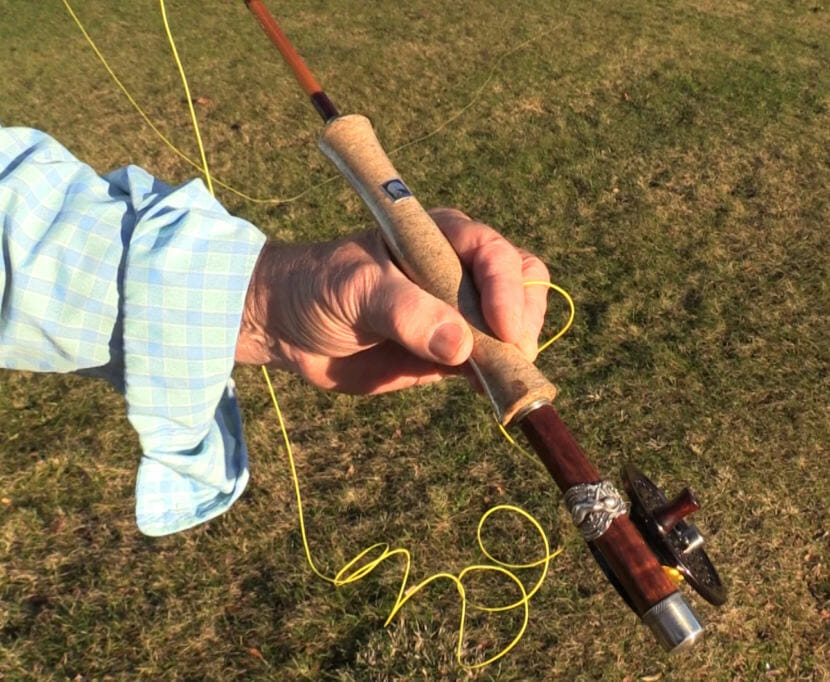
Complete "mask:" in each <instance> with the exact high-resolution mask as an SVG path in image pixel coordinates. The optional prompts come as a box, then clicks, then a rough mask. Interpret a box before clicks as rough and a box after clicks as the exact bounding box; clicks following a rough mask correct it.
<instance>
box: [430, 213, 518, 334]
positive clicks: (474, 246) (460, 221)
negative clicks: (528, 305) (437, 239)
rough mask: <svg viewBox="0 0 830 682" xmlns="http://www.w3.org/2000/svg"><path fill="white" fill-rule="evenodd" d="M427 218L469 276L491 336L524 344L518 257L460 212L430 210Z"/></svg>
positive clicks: (496, 235)
mask: <svg viewBox="0 0 830 682" xmlns="http://www.w3.org/2000/svg"><path fill="white" fill-rule="evenodd" d="M430 215H431V216H432V217H433V219H434V220H435V222H436V224H437V225H438V227H439V228H440V229H441V231H442V232H444V234H445V235H446V236H447V239H449V241H450V243H451V244H452V246H453V248H454V249H455V251H456V252H457V253H458V257H459V259H460V260H461V263H462V264H463V265H464V266H465V267H466V268H467V269H468V270H469V271H470V272H471V274H472V275H473V281H474V282H475V285H476V288H477V289H478V292H479V295H480V297H481V310H482V313H483V314H484V319H485V321H486V322H487V324H488V325H489V326H490V328H491V329H492V330H493V333H495V334H496V336H498V337H499V338H501V339H502V340H504V341H506V342H508V343H513V344H516V345H520V344H523V343H526V342H525V341H524V338H525V333H524V312H523V311H524V308H525V291H524V287H523V282H524V280H523V266H524V260H523V257H522V254H521V253H520V252H519V251H518V250H517V249H516V247H515V246H513V245H512V244H511V243H510V242H509V241H507V240H506V239H505V238H504V237H502V236H501V235H500V234H499V233H498V232H496V231H495V230H494V229H493V228H491V227H489V226H487V225H485V224H483V223H479V222H476V221H474V220H471V219H470V218H468V217H467V216H466V215H465V214H464V213H462V212H461V211H457V210H455V209H433V210H432V211H430Z"/></svg>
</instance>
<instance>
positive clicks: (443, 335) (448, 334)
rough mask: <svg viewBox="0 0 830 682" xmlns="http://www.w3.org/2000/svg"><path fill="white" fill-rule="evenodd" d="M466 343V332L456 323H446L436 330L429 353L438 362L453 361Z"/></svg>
mask: <svg viewBox="0 0 830 682" xmlns="http://www.w3.org/2000/svg"><path fill="white" fill-rule="evenodd" d="M462 341H464V330H463V329H462V328H461V327H460V326H459V325H457V324H455V323H454V322H445V323H444V324H442V325H441V326H440V327H438V329H436V330H435V331H434V332H433V334H432V338H431V339H430V340H429V352H430V353H432V354H433V355H434V356H435V357H436V358H437V359H438V360H441V361H443V362H449V361H450V360H452V359H453V358H454V357H455V355H456V353H458V349H459V347H460V346H461V343H462Z"/></svg>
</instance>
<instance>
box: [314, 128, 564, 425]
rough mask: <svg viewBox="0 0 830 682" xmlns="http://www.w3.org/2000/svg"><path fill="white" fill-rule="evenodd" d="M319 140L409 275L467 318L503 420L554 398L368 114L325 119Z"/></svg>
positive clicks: (480, 368)
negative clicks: (484, 304) (482, 300)
mask: <svg viewBox="0 0 830 682" xmlns="http://www.w3.org/2000/svg"><path fill="white" fill-rule="evenodd" d="M319 146H320V149H321V150H322V152H323V154H325V155H326V156H327V157H328V158H329V159H330V160H331V161H332V162H333V163H334V165H335V166H337V168H338V170H339V171H340V172H341V173H342V174H343V175H344V176H345V177H346V178H347V179H348V181H349V182H350V183H351V185H352V187H354V188H355V190H356V191H357V192H358V194H359V195H360V197H361V198H362V199H363V201H364V203H365V204H366V205H367V206H368V208H369V210H370V211H371V212H372V214H373V215H374V216H375V219H376V220H377V221H378V224H379V225H380V228H381V230H382V231H383V235H384V239H385V241H386V244H387V246H388V248H389V250H390V252H391V253H392V255H393V256H394V257H395V259H396V260H397V262H398V264H399V265H400V266H401V268H402V269H403V270H404V272H405V273H406V274H407V276H408V277H409V278H410V279H411V280H412V281H413V282H415V283H416V284H418V286H420V287H422V288H423V289H425V290H426V291H428V292H430V293H431V294H432V295H433V296H436V297H437V298H440V299H441V300H443V301H445V302H446V303H449V304H450V305H452V306H454V307H455V308H457V309H458V310H460V311H461V313H462V314H463V315H464V317H465V318H466V319H467V321H468V322H469V324H470V328H471V329H472V332H473V339H474V347H473V353H472V357H471V361H470V365H471V366H472V367H473V369H474V370H475V372H476V374H477V375H478V378H479V380H480V381H481V384H482V387H483V388H484V390H485V392H486V393H487V395H488V396H489V398H490V400H491V401H492V403H493V405H494V407H495V409H496V414H497V415H498V417H499V420H500V421H501V422H502V423H503V424H508V423H509V422H510V421H511V420H513V418H514V417H515V416H516V415H517V414H522V413H523V412H524V411H525V410H526V409H527V408H528V407H530V406H532V405H535V404H538V403H540V402H544V401H552V400H553V398H554V397H555V395H556V388H555V387H554V386H553V384H551V383H550V382H549V381H548V380H547V379H546V378H545V377H544V376H543V375H542V373H541V372H539V370H537V369H536V367H535V366H534V365H533V364H532V363H531V362H528V360H527V359H526V358H525V357H524V355H522V353H521V351H519V349H518V348H516V347H515V346H513V345H510V344H506V343H503V342H502V341H500V340H498V339H497V338H495V337H494V336H493V333H492V332H491V331H490V329H489V328H488V327H487V324H486V323H485V321H484V317H483V315H482V313H481V308H480V305H479V298H478V293H477V292H476V290H475V286H474V285H473V283H472V281H471V279H470V277H469V275H467V273H465V272H464V270H463V268H462V266H461V263H460V262H459V260H458V256H457V254H456V253H455V251H454V250H453V248H452V245H451V244H450V243H449V241H448V240H447V238H446V237H445V236H444V234H443V233H442V232H441V230H440V229H439V228H438V226H437V225H436V224H435V222H434V221H433V220H432V218H431V217H430V216H429V214H428V213H427V212H426V211H425V210H424V209H423V207H422V206H421V204H420V203H419V202H418V200H417V199H416V198H415V197H414V196H413V195H412V193H411V192H410V191H409V189H408V188H407V187H406V185H405V184H404V183H403V181H402V180H401V179H400V176H399V175H398V173H397V171H396V170H395V168H394V166H393V165H392V163H391V161H389V158H388V157H387V156H386V153H385V152H384V151H383V148H382V147H381V145H380V143H379V142H378V140H377V137H376V136H375V133H374V130H373V129H372V124H371V123H370V121H369V119H367V118H366V117H365V116H359V115H349V116H340V117H338V118H335V119H334V120H332V121H330V122H329V123H328V124H327V125H326V127H325V128H324V129H323V132H322V134H321V136H320V140H319Z"/></svg>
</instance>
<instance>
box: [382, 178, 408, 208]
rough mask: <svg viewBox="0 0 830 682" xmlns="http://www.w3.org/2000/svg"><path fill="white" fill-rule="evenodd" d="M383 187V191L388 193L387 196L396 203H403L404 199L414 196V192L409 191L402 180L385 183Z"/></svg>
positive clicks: (397, 179) (396, 179)
mask: <svg viewBox="0 0 830 682" xmlns="http://www.w3.org/2000/svg"><path fill="white" fill-rule="evenodd" d="M381 187H383V191H384V192H386V196H388V197H389V198H390V199H391V200H392V201H394V202H398V201H401V200H402V199H408V198H409V197H411V196H412V192H410V191H409V188H408V187H407V186H406V185H404V184H403V180H401V179H400V178H395V179H394V180H390V181H389V182H384V183H383V184H382V185H381Z"/></svg>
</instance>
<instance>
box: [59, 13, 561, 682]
mask: <svg viewBox="0 0 830 682" xmlns="http://www.w3.org/2000/svg"><path fill="white" fill-rule="evenodd" d="M63 3H64V5H65V6H66V9H67V11H68V12H69V14H70V15H71V16H72V18H73V19H74V21H75V23H76V24H77V25H78V28H79V29H80V30H81V32H82V33H83V35H84V37H85V38H86V40H87V42H88V43H89V44H90V46H91V47H92V49H93V51H94V52H95V54H96V56H97V57H98V59H99V60H100V61H101V63H102V64H103V65H104V67H105V68H106V70H107V72H108V73H109V75H110V77H111V78H112V79H113V81H114V82H115V83H116V85H117V86H118V87H119V88H120V89H121V91H122V92H123V93H124V95H125V96H126V97H127V99H128V100H129V101H130V103H131V104H132V105H133V107H134V108H135V109H136V111H138V113H139V114H140V115H141V117H142V118H143V119H144V121H145V122H146V123H147V124H148V125H149V126H150V128H151V129H152V130H153V132H155V133H156V135H158V137H159V138H160V139H161V140H162V141H163V142H164V143H165V144H166V145H167V146H168V147H169V148H170V149H171V150H172V151H173V152H174V153H176V155H178V156H179V157H180V158H182V159H183V160H184V161H186V162H187V163H188V164H190V165H191V166H193V167H195V168H197V169H198V170H200V171H201V172H202V173H203V174H204V177H205V184H206V185H207V188H208V190H209V191H210V193H211V194H213V193H214V189H213V186H214V183H215V184H216V185H219V186H220V187H224V188H225V189H227V190H229V191H231V192H233V193H234V194H236V195H238V196H240V197H242V198H244V199H247V200H249V201H253V202H257V203H283V202H285V201H293V200H294V199H297V198H299V197H300V196H302V194H305V193H306V192H308V191H310V190H311V189H314V187H317V186H319V184H318V185H315V186H314V187H310V188H308V189H307V190H305V191H304V192H303V193H301V194H299V195H297V196H296V197H292V198H291V199H286V200H281V199H256V198H253V197H250V196H248V195H247V194H245V193H244V192H241V191H239V190H237V189H235V188H233V187H231V186H229V185H227V184H225V183H223V182H220V181H218V180H215V179H214V178H212V177H211V173H210V168H209V166H208V161H207V155H206V153H205V148H204V144H203V142H202V137H201V134H200V132H199V122H198V119H197V117H196V111H195V109H194V107H193V102H192V98H191V96H190V88H189V86H188V82H187V76H186V75H185V70H184V67H183V66H182V63H181V60H180V59H179V55H178V50H177V49H176V43H175V40H174V38H173V33H172V30H171V29H170V24H169V22H168V19H167V12H166V8H165V4H164V0H159V8H160V11H161V17H162V22H163V24H164V30H165V33H166V35H167V40H168V43H169V45H170V50H171V52H172V54H173V58H174V61H175V63H176V68H177V69H178V72H179V76H180V78H181V81H182V86H183V88H184V91H185V94H186V96H187V102H188V108H189V112H190V118H191V122H192V124H193V131H194V135H195V137H196V144H197V146H198V149H199V156H200V159H201V164H199V163H197V162H195V161H193V160H192V159H191V158H190V157H188V156H187V155H186V154H184V152H182V151H181V150H180V149H178V148H177V147H176V146H175V145H174V144H173V143H172V142H171V141H170V140H169V139H168V138H167V137H166V136H165V135H164V134H163V133H162V132H161V130H159V128H158V127H157V126H156V125H155V124H154V123H153V122H152V120H151V119H150V118H149V116H148V115H147V114H146V113H145V111H144V110H143V109H142V108H141V107H140V106H139V104H138V103H137V102H136V100H135V98H133V96H132V95H131V94H130V92H129V91H128V90H127V88H126V87H125V86H124V84H123V83H122V82H121V81H120V80H119V79H118V77H117V76H116V75H115V73H114V72H113V70H112V69H111V68H110V66H109V64H108V63H107V61H106V59H105V58H104V56H103V55H102V54H101V52H100V50H99V49H98V48H97V46H96V45H95V43H94V42H93V41H92V38H91V37H90V36H89V34H88V33H87V31H86V29H85V28H84V26H83V24H82V23H81V21H80V19H79V18H78V17H77V15H76V14H75V12H74V11H73V10H72V7H71V6H70V4H69V2H68V0H63ZM547 32H549V31H546V33H547ZM541 35H544V34H540V35H538V36H536V37H534V38H531V39H530V40H528V41H525V42H524V43H522V44H521V45H519V46H517V47H515V48H513V49H512V50H510V51H509V52H507V53H505V54H503V55H502V57H501V59H503V58H504V57H505V56H507V55H508V54H511V53H512V52H515V51H516V50H518V49H521V48H522V47H524V46H525V45H527V44H529V43H530V42H532V41H533V40H536V39H538V38H539V37H541ZM501 59H500V60H499V62H498V63H500V62H501ZM498 63H497V64H496V66H498ZM495 68H496V67H494V68H493V70H492V71H491V73H490V75H489V76H488V77H487V79H486V80H485V82H484V84H483V85H482V86H481V87H480V88H479V89H478V91H477V92H476V94H475V96H474V97H473V99H472V100H471V101H470V102H469V103H468V104H467V105H466V106H465V107H464V108H463V109H462V110H461V111H459V112H458V113H457V114H455V115H454V116H453V117H452V118H450V119H449V120H448V121H446V122H444V123H443V124H442V125H441V126H439V128H437V129H436V130H435V131H433V132H432V133H430V134H428V135H425V136H423V137H421V138H418V139H416V140H413V141H412V142H409V143H407V144H405V145H402V146H400V147H398V148H397V149H396V150H395V151H397V150H400V149H403V148H405V147H408V146H410V145H413V144H416V143H418V142H422V141H423V140H425V139H427V138H429V137H432V135H434V134H436V133H438V132H439V131H440V130H441V129H442V128H444V127H445V126H446V125H448V124H449V123H451V122H452V121H454V120H455V119H457V118H458V117H459V116H460V115H461V114H463V113H464V112H465V111H466V110H467V109H469V108H470V106H472V104H473V103H474V102H475V100H476V99H477V98H478V97H479V95H480V94H481V92H482V90H483V89H484V86H485V85H486V84H487V83H488V82H489V80H490V78H491V77H492V74H493V72H494V71H495ZM334 177H337V176H334ZM334 177H332V178H329V179H328V180H326V181H324V182H329V181H331V180H332V179H334ZM321 184H322V183H321ZM525 286H546V287H548V288H550V289H553V290H554V291H556V292H557V293H559V294H560V295H561V296H562V297H563V298H564V299H565V300H566V301H567V303H568V307H569V315H568V320H567V322H566V323H565V325H564V326H563V327H562V328H561V329H560V330H559V331H558V332H557V333H556V334H555V335H554V336H553V337H552V338H550V339H549V340H548V341H546V342H545V343H543V344H542V345H541V346H540V347H539V351H540V352H541V351H543V350H545V349H546V348H548V347H549V346H550V345H551V344H552V343H554V342H555V341H556V340H557V339H559V338H561V337H562V335H563V334H565V332H567V331H568V329H569V328H570V327H571V325H572V324H573V320H574V313H575V309H574V302H573V299H572V298H571V297H570V295H568V293H567V292H566V291H565V290H564V289H562V288H561V287H559V286H558V285H556V284H551V283H550V282H544V281H532V282H525ZM261 369H262V373H263V376H264V378H265V382H266V384H267V387H268V392H269V394H270V396H271V400H272V403H273V405H274V412H275V414H276V417H277V421H278V423H279V428H280V432H281V434H282V438H283V444H284V446H285V452H286V458H287V460H288V465H289V470H290V474H291V482H292V485H293V487H294V494H295V497H296V500H297V519H298V522H299V527H300V535H301V538H302V542H303V549H304V551H305V558H306V561H307V562H308V565H309V567H310V568H311V570H312V572H313V573H314V574H315V575H317V576H318V577H320V578H321V579H322V580H325V581H327V582H329V583H331V584H332V585H334V586H335V587H342V586H344V585H349V584H351V583H354V582H357V581H358V580H361V579H362V578H364V577H366V576H367V575H368V574H369V573H371V572H372V571H373V570H374V569H375V568H377V567H378V566H379V565H380V564H382V563H383V562H384V561H386V560H387V559H390V558H392V557H397V556H400V557H402V559H403V564H404V568H403V576H402V578H401V584H400V588H399V590H398V594H397V598H396V600H395V603H394V605H393V606H392V609H391V611H390V612H389V616H388V617H387V619H386V622H385V625H389V624H390V623H391V621H392V619H393V618H394V617H395V615H396V614H397V613H398V612H399V611H400V610H401V609H402V608H403V606H404V605H405V604H406V603H407V602H408V601H409V600H410V599H411V598H412V597H413V596H415V595H416V594H417V593H418V592H420V591H421V590H423V589H424V588H425V587H427V586H428V585H430V584H431V583H433V582H435V581H437V580H449V581H451V582H452V583H453V584H454V585H455V587H456V590H457V591H458V595H459V598H460V600H461V607H460V610H461V614H460V620H459V625H458V643H457V646H456V658H457V660H458V663H459V665H460V666H461V667H462V668H465V669H467V670H472V669H475V668H482V667H484V666H486V665H489V664H490V663H493V662H494V661H496V660H498V659H500V658H502V657H503V656H505V655H506V654H507V653H508V652H509V651H510V650H511V649H513V647H515V646H516V644H518V642H519V640H520V639H521V638H522V636H523V635H524V633H525V630H526V629H527V625H528V620H529V617H530V600H531V598H532V597H533V596H534V595H535V594H536V593H537V592H538V590H539V589H540V587H541V586H542V583H543V582H544V580H545V577H546V576H547V573H548V570H549V567H550V562H551V560H552V559H554V558H555V557H556V556H557V555H558V554H559V553H560V552H561V551H562V548H561V547H559V548H557V549H555V550H553V551H551V547H550V542H549V540H548V537H547V535H546V534H545V531H544V529H543V528H542V525H541V524H540V523H539V521H537V520H536V519H535V518H534V517H533V516H532V515H531V514H529V513H528V512H526V511H525V510H523V509H522V508H521V507H517V506H515V505H509V504H502V505H497V506H495V507H492V508H490V509H488V510H487V511H486V512H485V513H484V514H483V515H482V516H481V518H480V520H479V523H478V527H477V530H476V538H477V541H478V545H479V548H480V550H481V552H482V554H483V555H484V556H485V557H486V558H487V559H488V560H489V561H490V562H491V563H490V564H473V565H471V566H467V567H466V568H464V569H462V570H461V571H460V572H459V573H458V574H454V573H447V572H441V573H436V574H434V575H431V576H429V577H427V578H425V579H424V580H422V581H420V582H419V583H417V584H415V585H412V586H409V587H407V583H408V582H409V576H410V573H411V569H412V557H411V555H410V553H409V551H408V550H407V549H405V548H402V547H397V548H394V549H392V548H391V547H390V545H389V544H387V543H376V544H374V545H371V546H369V547H367V548H366V549H364V550H362V551H361V552H359V553H358V554H357V555H356V556H355V557H354V558H353V559H351V560H349V561H348V562H346V564H345V565H344V566H343V567H342V568H341V569H340V570H339V571H337V573H336V574H335V575H334V576H333V577H332V576H327V575H325V574H324V573H323V572H322V571H320V570H319V569H318V568H317V566H316V564H315V563H314V559H313V557H312V554H311V548H310V546H309V542H308V534H307V530H306V524H305V515H304V512H303V500H302V494H301V492H300V481H299V477H298V475H297V468H296V466H295V462H294V455H293V451H292V448H291V440H290V439H289V437H288V430H287V428H286V425H285V420H284V419H283V415H282V411H281V410H280V406H279V402H278V400H277V396H276V393H275V391H274V387H273V384H272V383H271V377H270V376H269V374H268V370H267V368H266V367H265V366H264V365H263V366H262V368H261ZM499 428H500V429H501V431H502V433H503V434H504V436H505V437H506V438H507V439H508V441H509V442H510V443H511V444H512V445H513V446H514V447H516V448H517V449H518V450H519V451H521V452H522V453H523V454H525V455H527V456H528V457H531V458H532V459H534V461H538V460H536V458H533V457H532V455H530V454H529V453H528V452H527V451H525V450H524V449H523V448H522V447H521V446H520V445H519V444H518V443H516V441H515V440H513V438H511V437H510V435H509V434H508V433H507V431H506V430H505V429H504V428H503V427H502V426H501V425H500V424H499ZM498 513H510V514H514V515H517V516H518V517H520V518H521V519H523V520H525V521H526V522H528V523H529V524H530V525H531V526H533V528H534V529H535V531H536V533H538V536H539V542H540V550H541V551H540V552H539V556H538V558H535V559H531V560H529V561H527V562H525V563H510V562H506V561H502V560H500V559H498V558H497V557H495V556H493V555H492V554H491V553H490V552H489V551H488V550H487V547H486V545H485V543H484V540H483V538H482V531H483V529H484V526H485V524H486V523H487V521H488V520H489V519H490V518H491V517H492V516H493V515H494V514H498ZM526 569H541V572H540V575H539V577H538V578H537V579H536V582H535V583H534V584H533V586H532V587H531V588H530V589H527V588H526V587H525V585H524V583H523V582H522V580H521V579H520V578H519V577H518V576H517V575H516V573H515V571H518V570H526ZM487 572H489V573H497V574H500V575H503V576H505V577H506V578H507V579H508V580H509V581H510V582H511V583H513V584H514V585H515V587H516V592H517V594H518V597H517V598H516V599H515V600H514V601H511V602H510V603H507V604H503V605H485V604H475V603H472V602H470V601H469V600H468V598H467V595H466V591H465V589H464V579H465V578H466V577H467V576H469V575H472V574H476V573H487ZM513 609H521V610H522V623H521V626H520V627H519V629H518V631H517V632H516V634H515V636H514V637H513V639H512V640H511V641H510V642H509V643H508V644H507V645H506V646H504V647H503V648H502V649H500V650H498V651H497V652H495V653H494V654H493V655H491V656H490V657H488V658H486V659H485V660H483V661H479V662H476V663H474V664H469V663H466V662H465V661H464V630H465V624H466V621H467V612H468V610H477V611H483V612H488V613H498V612H504V611H510V610H513Z"/></svg>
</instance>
